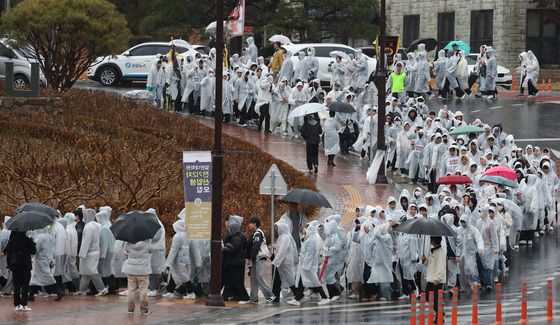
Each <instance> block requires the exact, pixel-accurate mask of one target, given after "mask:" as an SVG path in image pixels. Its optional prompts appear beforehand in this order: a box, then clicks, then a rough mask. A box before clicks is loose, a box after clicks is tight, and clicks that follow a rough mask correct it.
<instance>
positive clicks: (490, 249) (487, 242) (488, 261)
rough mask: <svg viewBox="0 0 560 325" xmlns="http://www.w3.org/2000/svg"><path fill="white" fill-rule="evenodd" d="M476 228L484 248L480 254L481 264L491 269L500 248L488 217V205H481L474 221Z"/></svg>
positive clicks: (493, 227) (494, 228) (493, 226)
mask: <svg viewBox="0 0 560 325" xmlns="http://www.w3.org/2000/svg"><path fill="white" fill-rule="evenodd" d="M476 228H477V229H478V231H479V232H480V235H481V236H482V241H483V242H484V250H483V253H482V255H481V256H480V260H481V261H482V266H483V267H484V268H485V269H493V268H494V262H495V261H496V258H497V253H498V252H499V250H500V240H499V238H498V231H497V230H496V226H495V225H494V222H493V221H492V220H490V218H489V217H488V207H482V208H481V209H480V218H479V219H478V222H477V223H476Z"/></svg>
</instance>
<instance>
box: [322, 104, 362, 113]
mask: <svg viewBox="0 0 560 325" xmlns="http://www.w3.org/2000/svg"><path fill="white" fill-rule="evenodd" d="M327 107H328V108H329V111H332V112H338V113H355V112H356V110H355V109H354V106H352V105H350V104H348V103H342V102H334V103H331V104H330V105H329V106H327Z"/></svg>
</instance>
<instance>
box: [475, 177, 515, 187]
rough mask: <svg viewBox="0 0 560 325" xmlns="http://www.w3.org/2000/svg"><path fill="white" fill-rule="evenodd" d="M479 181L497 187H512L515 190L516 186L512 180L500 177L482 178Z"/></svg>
mask: <svg viewBox="0 0 560 325" xmlns="http://www.w3.org/2000/svg"><path fill="white" fill-rule="evenodd" d="M480 180H481V181H483V182H488V183H493V184H498V185H503V186H509V187H513V188H516V187H517V186H518V184H517V183H516V182H514V181H512V180H509V179H507V178H505V177H501V176H483V177H481V178H480Z"/></svg>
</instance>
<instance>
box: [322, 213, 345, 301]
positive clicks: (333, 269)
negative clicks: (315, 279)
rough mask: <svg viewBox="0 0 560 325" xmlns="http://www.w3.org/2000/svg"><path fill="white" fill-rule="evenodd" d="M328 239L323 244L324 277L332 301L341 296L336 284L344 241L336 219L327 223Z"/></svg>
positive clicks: (326, 232)
mask: <svg viewBox="0 0 560 325" xmlns="http://www.w3.org/2000/svg"><path fill="white" fill-rule="evenodd" d="M325 234H326V236H327V237H326V239H325V243H324V246H323V256H325V257H326V258H325V261H324V262H323V263H325V264H326V267H325V268H324V279H325V282H326V284H327V290H328V292H329V298H330V299H331V301H334V300H337V299H339V298H340V290H339V288H338V286H337V285H336V282H337V279H336V273H337V271H338V269H339V266H340V262H341V260H340V259H341V257H342V242H341V241H340V237H339V235H338V230H337V225H336V221H334V220H331V221H329V222H327V223H326V224H325Z"/></svg>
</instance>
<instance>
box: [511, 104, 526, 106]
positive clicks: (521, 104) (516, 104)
mask: <svg viewBox="0 0 560 325" xmlns="http://www.w3.org/2000/svg"><path fill="white" fill-rule="evenodd" d="M523 105H525V104H513V105H511V106H523Z"/></svg>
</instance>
